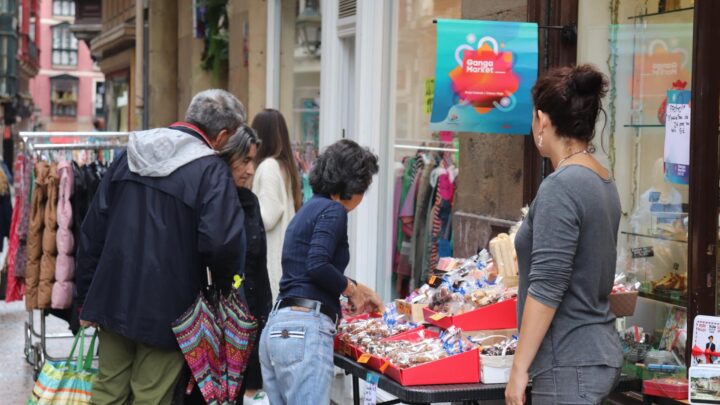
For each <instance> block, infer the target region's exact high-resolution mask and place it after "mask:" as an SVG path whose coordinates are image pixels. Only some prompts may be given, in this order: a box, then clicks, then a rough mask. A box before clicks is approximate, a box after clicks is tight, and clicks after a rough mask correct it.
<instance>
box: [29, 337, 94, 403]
mask: <svg viewBox="0 0 720 405" xmlns="http://www.w3.org/2000/svg"><path fill="white" fill-rule="evenodd" d="M96 339H97V332H95V334H94V335H93V337H92V339H91V340H90V346H89V348H88V350H87V352H85V350H84V349H85V348H84V345H85V343H84V342H85V328H80V330H79V331H78V333H77V335H75V341H74V343H73V345H72V349H70V355H69V356H68V359H67V360H65V361H46V362H45V365H43V368H42V371H41V372H40V376H39V377H38V379H37V381H36V382H35V387H33V390H32V394H31V395H30V399H28V402H27V404H28V405H35V404H38V405H42V404H61V405H84V404H89V403H90V398H91V396H92V385H93V381H94V380H95V375H96V374H97V370H96V369H94V368H92V360H93V353H95V340H96ZM78 341H79V342H80V345H79V346H80V348H79V352H78V355H77V358H76V359H74V361H73V357H74V355H75V348H76V347H77V346H78Z"/></svg>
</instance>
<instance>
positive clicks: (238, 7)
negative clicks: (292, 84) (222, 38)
mask: <svg viewBox="0 0 720 405" xmlns="http://www.w3.org/2000/svg"><path fill="white" fill-rule="evenodd" d="M228 16H229V17H230V33H229V34H230V44H231V45H230V54H229V72H228V77H229V80H228V83H227V86H228V87H227V88H228V90H229V91H230V92H231V93H233V94H235V95H236V96H237V97H238V98H239V99H240V101H242V103H243V104H244V105H245V107H246V109H247V111H248V118H249V119H252V117H253V116H254V115H255V114H256V113H257V112H258V111H260V110H262V109H263V108H264V107H265V85H266V72H265V66H266V65H267V63H266V58H267V55H266V53H265V49H266V47H267V2H266V1H265V0H229V1H228Z"/></svg>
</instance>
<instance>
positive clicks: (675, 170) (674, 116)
mask: <svg viewBox="0 0 720 405" xmlns="http://www.w3.org/2000/svg"><path fill="white" fill-rule="evenodd" d="M689 103H690V91H688V90H669V91H668V95H667V109H666V114H667V115H666V118H665V178H666V179H667V180H668V181H669V182H671V183H677V184H688V180H689V177H690V104H689Z"/></svg>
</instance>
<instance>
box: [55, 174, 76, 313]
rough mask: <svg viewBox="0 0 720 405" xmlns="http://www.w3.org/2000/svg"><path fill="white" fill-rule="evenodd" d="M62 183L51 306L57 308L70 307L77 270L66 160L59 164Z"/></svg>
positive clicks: (70, 183) (69, 180)
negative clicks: (74, 256)
mask: <svg viewBox="0 0 720 405" xmlns="http://www.w3.org/2000/svg"><path fill="white" fill-rule="evenodd" d="M58 175H59V177H60V184H59V187H58V205H57V225H58V230H57V251H58V256H57V261H56V265H55V284H53V288H52V297H51V306H52V307H53V308H55V309H65V308H70V306H71V305H72V298H73V287H74V284H73V278H74V272H75V259H74V258H73V252H74V244H75V241H74V238H73V234H72V231H71V229H70V227H71V226H72V220H73V217H72V214H73V212H72V206H71V205H70V196H71V195H72V192H73V180H74V176H73V170H72V163H71V162H68V161H65V162H61V163H60V164H59V165H58Z"/></svg>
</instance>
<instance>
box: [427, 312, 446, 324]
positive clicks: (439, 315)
mask: <svg viewBox="0 0 720 405" xmlns="http://www.w3.org/2000/svg"><path fill="white" fill-rule="evenodd" d="M443 318H445V314H443V313H442V312H438V313H437V314H435V315H433V316H431V317H430V319H432V320H433V321H435V322H437V321H439V320H441V319H443Z"/></svg>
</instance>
